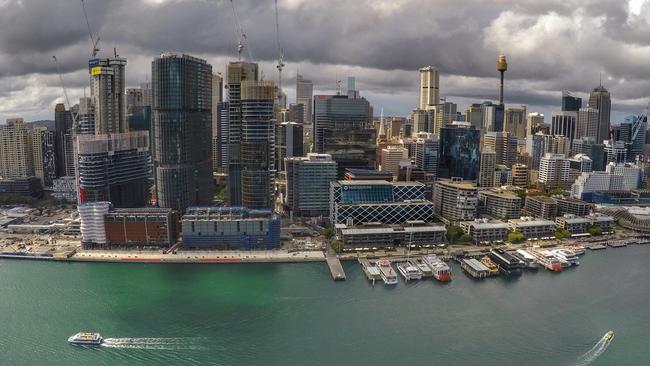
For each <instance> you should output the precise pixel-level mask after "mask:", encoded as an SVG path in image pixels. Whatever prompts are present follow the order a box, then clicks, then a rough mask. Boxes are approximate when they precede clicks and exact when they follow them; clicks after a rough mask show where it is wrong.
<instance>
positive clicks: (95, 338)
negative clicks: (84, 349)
mask: <svg viewBox="0 0 650 366" xmlns="http://www.w3.org/2000/svg"><path fill="white" fill-rule="evenodd" d="M68 342H70V343H71V344H76V345H81V346H99V345H101V344H102V342H104V338H102V335H101V334H99V333H87V332H79V333H77V334H75V335H72V336H70V338H68Z"/></svg>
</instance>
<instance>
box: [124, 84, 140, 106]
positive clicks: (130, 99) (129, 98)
mask: <svg viewBox="0 0 650 366" xmlns="http://www.w3.org/2000/svg"><path fill="white" fill-rule="evenodd" d="M134 105H142V89H141V88H127V89H126V108H127V109H128V108H129V106H134Z"/></svg>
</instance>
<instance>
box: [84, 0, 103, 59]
mask: <svg viewBox="0 0 650 366" xmlns="http://www.w3.org/2000/svg"><path fill="white" fill-rule="evenodd" d="M81 8H82V9H83V11H84V18H85V19H86V26H87V27H88V35H89V36H90V42H91V43H92V45H93V49H92V52H91V53H90V54H91V55H92V57H93V58H95V57H97V53H98V52H99V47H98V45H99V36H98V37H97V39H95V36H93V31H92V29H91V28H90V22H89V21H88V13H87V12H86V2H85V1H84V0H81Z"/></svg>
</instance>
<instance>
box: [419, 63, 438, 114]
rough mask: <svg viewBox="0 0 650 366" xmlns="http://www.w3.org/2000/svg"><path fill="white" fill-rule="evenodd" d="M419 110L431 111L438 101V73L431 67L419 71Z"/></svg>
mask: <svg viewBox="0 0 650 366" xmlns="http://www.w3.org/2000/svg"><path fill="white" fill-rule="evenodd" d="M419 71H420V109H423V110H427V109H432V108H433V107H435V106H437V105H438V101H439V100H440V73H439V72H438V69H436V68H435V67H433V66H427V67H423V68H421V69H420V70H419Z"/></svg>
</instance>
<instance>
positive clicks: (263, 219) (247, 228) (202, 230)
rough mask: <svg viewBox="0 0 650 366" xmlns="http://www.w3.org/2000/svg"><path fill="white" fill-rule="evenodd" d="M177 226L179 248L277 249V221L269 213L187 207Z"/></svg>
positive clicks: (231, 208)
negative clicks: (180, 246) (180, 227)
mask: <svg viewBox="0 0 650 366" xmlns="http://www.w3.org/2000/svg"><path fill="white" fill-rule="evenodd" d="M181 225H182V232H183V234H182V242H183V248H200V249H236V250H253V249H256V250H260V249H275V248H278V247H279V246H280V218H279V216H277V215H275V214H274V213H273V212H272V211H271V210H249V209H247V208H244V207H189V208H188V209H187V211H186V214H185V215H183V218H182V219H181Z"/></svg>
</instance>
